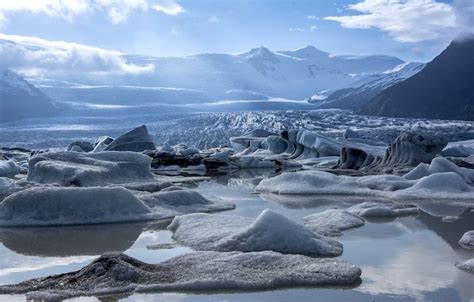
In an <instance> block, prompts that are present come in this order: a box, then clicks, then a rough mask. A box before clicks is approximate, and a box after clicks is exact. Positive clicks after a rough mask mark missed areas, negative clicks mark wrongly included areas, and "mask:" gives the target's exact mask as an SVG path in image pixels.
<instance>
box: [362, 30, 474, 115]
mask: <svg viewBox="0 0 474 302" xmlns="http://www.w3.org/2000/svg"><path fill="white" fill-rule="evenodd" d="M357 112H358V113H362V114H369V115H381V116H394V117H423V118H437V119H461V120H474V38H472V37H471V38H469V39H465V40H462V41H453V42H452V43H451V44H450V45H449V46H448V48H446V50H444V51H443V52H442V53H441V54H440V55H438V56H437V57H436V58H435V59H434V60H433V61H431V62H429V63H428V64H426V67H425V68H423V70H421V71H420V72H419V73H417V74H415V75H413V76H412V77H410V78H408V79H406V80H404V81H402V82H400V83H398V84H395V85H393V86H391V87H389V88H387V89H385V90H383V91H382V92H381V93H379V94H378V95H376V96H375V97H374V98H373V99H372V100H371V101H370V102H368V103H367V104H366V105H365V106H362V107H361V108H360V109H359V110H357Z"/></svg>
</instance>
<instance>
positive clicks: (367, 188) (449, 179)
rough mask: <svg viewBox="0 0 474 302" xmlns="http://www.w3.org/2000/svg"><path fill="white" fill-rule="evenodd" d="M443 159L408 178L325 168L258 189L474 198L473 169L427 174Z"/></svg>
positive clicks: (271, 181) (290, 175) (281, 177)
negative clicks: (337, 172)
mask: <svg viewBox="0 0 474 302" xmlns="http://www.w3.org/2000/svg"><path fill="white" fill-rule="evenodd" d="M439 162H442V163H445V162H446V160H445V159H440V160H436V161H434V162H433V163H432V164H431V165H429V166H428V165H426V166H425V164H420V165H419V166H418V167H417V168H415V170H414V171H412V172H409V173H408V174H407V175H405V177H401V176H396V175H370V176H363V177H350V176H337V175H334V174H331V173H328V172H323V171H302V172H295V173H283V174H281V175H279V176H276V177H273V178H269V179H264V180H262V181H261V182H260V184H259V185H258V186H257V187H256V191H257V192H263V193H276V194H302V195H303V194H339V195H359V196H374V197H387V198H394V199H410V198H413V199H472V196H473V194H474V186H472V185H471V179H472V178H471V177H472V175H471V172H472V171H470V170H468V169H465V168H459V167H457V166H455V165H451V166H449V167H450V169H451V170H449V169H448V170H446V172H437V171H438V170H435V171H433V173H425V172H426V171H428V172H429V170H430V167H432V166H435V167H436V166H437V165H438V163H439ZM448 171H450V172H448ZM421 172H423V173H421ZM415 175H416V176H415ZM418 177H420V178H418ZM407 178H408V179H407Z"/></svg>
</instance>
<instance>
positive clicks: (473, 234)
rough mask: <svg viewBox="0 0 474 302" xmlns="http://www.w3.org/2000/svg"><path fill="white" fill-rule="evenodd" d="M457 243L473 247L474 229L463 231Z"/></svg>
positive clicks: (469, 247)
mask: <svg viewBox="0 0 474 302" xmlns="http://www.w3.org/2000/svg"><path fill="white" fill-rule="evenodd" d="M459 245H461V246H462V247H465V248H467V249H474V230H472V231H468V232H466V233H464V235H462V237H461V239H460V240H459Z"/></svg>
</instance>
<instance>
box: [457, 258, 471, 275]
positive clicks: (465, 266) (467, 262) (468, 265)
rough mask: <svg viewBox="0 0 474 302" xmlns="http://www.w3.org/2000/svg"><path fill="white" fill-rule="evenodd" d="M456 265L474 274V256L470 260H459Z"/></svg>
mask: <svg viewBox="0 0 474 302" xmlns="http://www.w3.org/2000/svg"><path fill="white" fill-rule="evenodd" d="M455 265H456V267H457V268H459V269H461V270H463V271H465V272H468V273H471V274H474V258H472V259H468V260H465V261H458V262H456V264H455Z"/></svg>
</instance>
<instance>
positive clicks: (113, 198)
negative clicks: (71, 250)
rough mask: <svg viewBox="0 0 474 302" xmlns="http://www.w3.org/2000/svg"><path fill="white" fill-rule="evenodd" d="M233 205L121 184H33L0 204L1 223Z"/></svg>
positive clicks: (115, 218)
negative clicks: (140, 190) (138, 190)
mask: <svg viewBox="0 0 474 302" xmlns="http://www.w3.org/2000/svg"><path fill="white" fill-rule="evenodd" d="M234 208H235V206H234V205H233V204H230V203H227V202H222V201H212V200H209V199H207V198H205V197H203V196H202V195H201V194H199V193H197V192H194V191H186V190H180V191H171V192H163V193H140V194H138V195H134V194H133V193H132V192H131V191H129V190H127V189H125V188H122V187H83V188H81V187H79V188H78V187H53V186H46V187H32V188H28V189H24V190H21V191H19V192H16V193H13V194H11V195H10V196H8V197H6V198H5V199H4V200H3V201H2V202H1V203H0V226H8V227H19V226H51V225H79V224H99V223H116V222H131V221H144V220H152V219H165V218H173V217H174V216H175V215H183V214H189V213H195V212H215V211H223V210H230V209H234Z"/></svg>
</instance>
